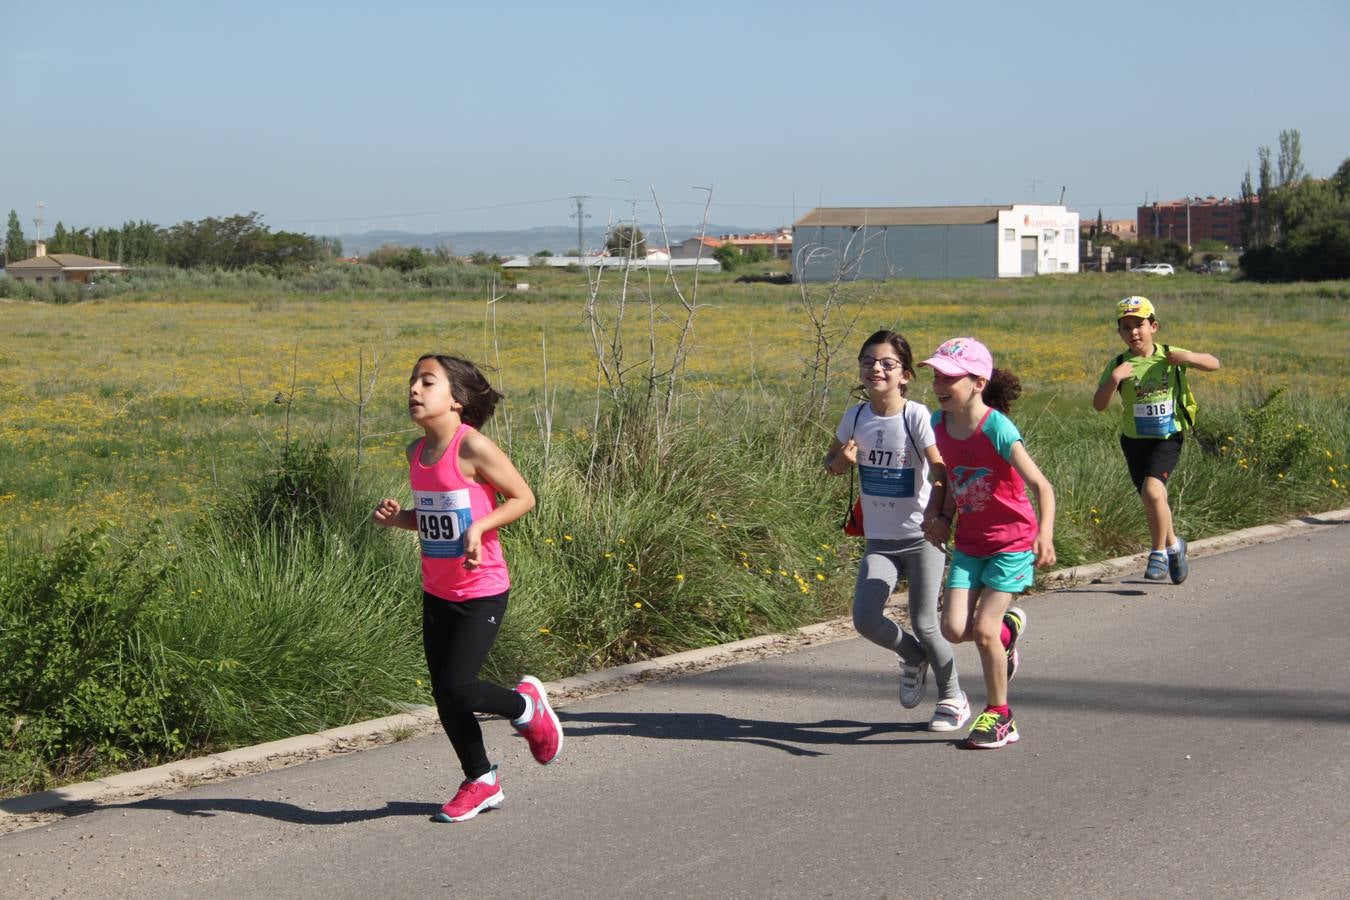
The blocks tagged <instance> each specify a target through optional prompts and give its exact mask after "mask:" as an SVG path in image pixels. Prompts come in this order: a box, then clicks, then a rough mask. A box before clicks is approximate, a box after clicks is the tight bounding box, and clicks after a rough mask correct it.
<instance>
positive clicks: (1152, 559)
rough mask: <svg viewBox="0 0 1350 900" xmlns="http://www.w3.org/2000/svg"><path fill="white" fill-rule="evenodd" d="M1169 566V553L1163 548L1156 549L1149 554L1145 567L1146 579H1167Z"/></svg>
mask: <svg viewBox="0 0 1350 900" xmlns="http://www.w3.org/2000/svg"><path fill="white" fill-rule="evenodd" d="M1169 567H1170V561H1169V559H1168V555H1167V554H1166V553H1164V552H1163V551H1161V550H1154V551H1153V552H1152V553H1150V554H1149V555H1148V565H1147V566H1145V567H1144V580H1145V581H1166V580H1167V570H1168V568H1169Z"/></svg>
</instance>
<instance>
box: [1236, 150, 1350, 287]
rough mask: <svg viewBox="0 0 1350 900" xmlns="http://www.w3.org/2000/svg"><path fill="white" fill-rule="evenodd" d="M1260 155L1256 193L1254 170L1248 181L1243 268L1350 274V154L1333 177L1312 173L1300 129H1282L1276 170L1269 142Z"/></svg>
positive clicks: (1273, 274) (1255, 275) (1254, 272)
mask: <svg viewBox="0 0 1350 900" xmlns="http://www.w3.org/2000/svg"><path fill="white" fill-rule="evenodd" d="M1257 158H1258V161H1259V167H1258V171H1259V179H1260V186H1259V187H1258V188H1257V189H1256V192H1255V196H1254V197H1253V192H1252V189H1251V187H1252V185H1251V171H1250V170H1248V172H1247V176H1246V178H1244V179H1243V183H1242V188H1243V212H1244V217H1243V224H1244V226H1245V225H1247V223H1248V222H1249V221H1250V222H1251V228H1250V231H1249V232H1247V231H1244V234H1245V235H1249V237H1245V238H1244V240H1246V245H1247V251H1246V252H1245V253H1243V254H1242V257H1241V259H1240V260H1239V261H1238V264H1239V265H1240V266H1241V267H1242V271H1243V273H1244V274H1245V275H1246V276H1247V277H1248V278H1252V279H1255V280H1258V281H1305V280H1321V279H1331V278H1350V159H1347V160H1345V161H1343V162H1342V163H1341V165H1340V166H1339V167H1338V168H1337V169H1336V173H1335V174H1334V175H1332V177H1330V178H1313V177H1311V176H1309V175H1308V173H1307V172H1306V171H1305V170H1304V168H1303V161H1302V146H1301V139H1300V136H1299V133H1298V131H1297V130H1295V129H1289V130H1286V131H1282V132H1280V153H1279V158H1278V162H1277V168H1276V169H1275V170H1272V169H1271V166H1270V148H1269V147H1264V146H1263V147H1260V148H1258V149H1257ZM1249 212H1250V214H1249Z"/></svg>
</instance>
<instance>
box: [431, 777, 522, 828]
mask: <svg viewBox="0 0 1350 900" xmlns="http://www.w3.org/2000/svg"><path fill="white" fill-rule="evenodd" d="M489 774H491V775H492V783H491V784H489V783H487V782H486V781H483V780H482V779H481V778H467V779H465V780H464V783H463V784H461V785H460V786H459V790H458V791H456V792H455V796H454V797H452V798H451V799H450V802H449V803H446V804H445V805H444V806H442V807H441V811H440V812H438V813H436V815H435V816H434V818H435V819H436V821H437V822H464V821H467V820H469V819H472V818H473V817H474V816H476V815H478V814H479V813H480V812H483V811H484V810H487V809H496V808H497V807H499V806H501V805H502V801H503V800H505V799H506V795H505V794H503V793H502V785H501V779H499V778H498V777H497V767H496V766H493V767H492V772H491V773H489Z"/></svg>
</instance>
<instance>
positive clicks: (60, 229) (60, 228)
mask: <svg viewBox="0 0 1350 900" xmlns="http://www.w3.org/2000/svg"><path fill="white" fill-rule="evenodd" d="M46 244H47V252H48V253H74V252H75V249H74V248H73V247H71V246H70V233H69V232H68V231H66V226H65V225H64V224H62V222H61V220H60V219H58V220H57V222H56V227H55V228H53V229H52V237H51V240H49V241H47V242H46Z"/></svg>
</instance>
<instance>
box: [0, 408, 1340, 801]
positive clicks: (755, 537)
mask: <svg viewBox="0 0 1350 900" xmlns="http://www.w3.org/2000/svg"><path fill="white" fill-rule="evenodd" d="M616 409H618V410H619V412H616V413H614V414H613V415H610V416H608V417H607V418H604V419H602V421H601V422H600V423H599V425H598V427H597V428H596V431H595V433H594V434H589V435H586V436H585V437H576V436H573V437H569V438H566V439H564V438H561V437H555V439H554V440H553V441H552V442H550V443H548V444H547V445H546V444H545V443H544V442H543V441H542V440H540V439H537V438H535V437H533V436H531V437H521V436H516V437H514V438H513V439H512V441H511V442H510V445H509V447H508V450H509V452H510V454H511V456H512V458H513V459H514V460H515V461H516V462H517V465H518V466H519V467H520V468H521V470H522V472H523V474H524V475H525V476H526V478H527V480H529V481H530V483H531V484H532V485H533V486H534V487H535V490H536V493H537V494H538V496H539V505H538V508H537V509H536V510H535V511H534V512H532V513H531V514H530V515H528V516H526V517H525V518H524V519H522V520H520V521H519V522H517V523H515V524H513V525H511V526H510V527H509V528H508V529H506V530H505V531H504V533H503V540H504V543H505V545H506V551H507V555H508V558H509V559H510V561H511V567H512V576H513V582H514V587H513V589H512V597H511V604H510V607H511V608H510V614H509V615H508V616H507V619H506V623H505V627H504V629H503V631H502V634H501V637H500V638H499V641H498V643H497V645H496V647H495V648H494V650H493V653H492V656H491V658H490V659H489V663H488V667H487V673H488V676H489V677H493V678H494V679H496V680H498V681H501V682H503V683H512V682H513V681H514V679H515V678H517V677H518V676H519V675H520V674H521V673H523V672H527V671H528V672H533V673H536V674H538V675H539V676H541V677H544V678H554V677H560V676H565V675H569V674H574V673H576V672H580V671H585V670H591V669H595V668H599V667H603V666H607V665H612V664H616V663H622V662H627V661H631V660H635V659H640V658H644V657H650V656H653V655H658V654H664V653H669V652H672V651H677V650H681V649H687V648H690V647H696V646H701V645H708V644H712V643H716V642H720V641H725V640H731V639H736V638H741V637H746V636H750V635H753V634H758V633H765V632H773V631H779V630H783V629H786V628H790V627H793V626H796V625H800V624H804V623H806V622H810V621H818V620H820V619H822V618H826V617H829V616H832V615H837V614H842V613H843V612H844V611H846V610H847V607H848V603H849V597H850V596H851V591H852V581H853V575H854V564H855V557H856V554H857V552H858V550H859V548H860V543H859V542H857V541H855V540H850V539H846V538H844V537H843V536H842V535H841V534H840V532H839V530H838V529H839V520H840V519H841V517H842V514H843V509H844V506H845V501H846V491H847V489H848V488H847V484H848V483H847V480H846V479H842V478H838V479H830V478H828V477H827V476H825V475H824V474H823V472H822V471H821V469H820V467H819V462H818V461H819V459H820V456H821V454H822V452H823V450H824V447H825V445H826V444H827V443H828V439H829V434H830V432H831V431H832V426H833V423H832V422H818V421H812V420H811V418H810V417H809V416H806V415H804V414H803V413H802V412H801V411H800V410H799V409H797V408H795V407H793V406H792V405H790V404H788V403H786V402H780V401H774V400H772V399H768V398H763V397H755V398H754V399H753V400H751V399H746V398H742V399H740V400H737V401H735V402H727V403H724V404H723V405H721V406H713V407H708V406H705V407H704V408H703V411H702V413H701V415H700V418H699V420H698V421H687V422H683V423H677V424H674V425H671V426H665V427H658V426H657V425H656V424H655V423H653V422H651V421H647V420H645V419H644V416H643V415H642V413H641V407H640V406H639V407H638V408H636V409H634V408H632V407H629V408H627V409H626V410H625V408H624V407H623V405H622V404H620V405H619V406H618V407H616ZM1340 412H1341V410H1340V408H1339V406H1338V404H1336V403H1335V402H1334V401H1333V400H1330V399H1328V400H1312V399H1300V400H1298V401H1295V400H1292V399H1291V398H1289V397H1288V396H1286V395H1283V394H1281V393H1279V392H1276V393H1274V394H1272V395H1270V396H1268V397H1266V398H1265V399H1264V401H1263V402H1259V403H1256V404H1253V405H1250V406H1246V407H1244V406H1240V405H1232V406H1227V407H1223V406H1220V407H1206V409H1205V410H1203V411H1202V418H1201V423H1200V426H1199V430H1198V431H1197V433H1196V434H1195V435H1193V436H1192V437H1191V438H1190V439H1188V441H1187V443H1186V449H1185V453H1184V456H1183V462H1182V465H1181V466H1180V470H1179V471H1178V473H1177V474H1176V475H1175V476H1174V478H1173V481H1172V487H1171V490H1172V495H1173V498H1174V506H1175V507H1176V508H1177V510H1178V513H1177V520H1178V527H1179V530H1180V531H1181V533H1182V534H1183V535H1184V536H1186V537H1188V538H1191V539H1196V538H1201V537H1204V536H1206V535H1211V534H1214V533H1217V532H1220V531H1225V530H1228V529H1232V528H1237V527H1243V526H1249V525H1255V524H1260V523H1266V522H1270V521H1276V520H1280V519H1283V518H1286V517H1288V516H1291V515H1295V514H1299V513H1303V512H1308V511H1312V510H1322V509H1327V508H1335V507H1339V506H1342V505H1344V499H1345V489H1344V482H1345V478H1346V474H1347V473H1346V472H1345V463H1344V459H1345V450H1346V448H1347V446H1348V445H1350V426H1347V425H1346V424H1345V420H1344V418H1343V417H1342V416H1340ZM1015 413H1016V411H1015ZM1015 418H1017V419H1018V421H1019V424H1020V425H1021V426H1022V429H1023V432H1024V434H1025V436H1026V439H1027V442H1028V446H1029V447H1030V448H1031V449H1032V453H1033V456H1034V457H1035V458H1036V459H1037V461H1038V463H1039V464H1040V465H1041V467H1042V469H1043V470H1045V471H1046V473H1047V475H1048V476H1049V477H1050V479H1051V481H1052V482H1053V484H1054V485H1055V487H1056V493H1057V495H1058V499H1059V509H1060V515H1059V519H1058V521H1057V524H1056V543H1057V549H1058V555H1059V558H1060V564H1061V565H1073V564H1075V563H1081V562H1086V561H1090V560H1096V559H1101V558H1105V557H1109V556H1114V555H1118V554H1120V553H1129V552H1137V551H1139V550H1140V549H1141V547H1142V546H1143V540H1144V537H1145V535H1146V533H1147V530H1146V525H1145V522H1144V517H1143V511H1142V508H1141V505H1140V503H1139V501H1138V499H1137V497H1136V495H1135V494H1134V492H1133V489H1132V487H1131V486H1130V483H1129V479H1128V477H1127V475H1126V474H1125V469H1124V464H1123V461H1122V460H1121V458H1120V454H1119V450H1118V448H1117V446H1116V441H1115V430H1114V422H1113V419H1112V417H1111V416H1096V417H1090V416H1053V415H1048V414H1036V413H1035V412H1034V411H1031V410H1030V408H1028V411H1027V412H1026V413H1025V415H1015ZM391 494H392V495H394V496H406V485H404V484H402V483H395V484H380V483H373V478H372V476H370V475H368V474H364V473H361V472H358V471H356V469H355V466H354V463H353V460H352V458H351V457H350V456H349V455H348V454H345V453H339V452H336V451H334V450H333V449H331V448H330V447H329V446H327V445H325V444H322V443H307V442H298V443H295V444H294V445H292V446H290V447H288V448H287V449H286V450H285V451H283V452H282V453H281V454H280V455H279V456H278V457H276V458H275V459H269V461H268V463H267V464H266V465H262V466H260V467H259V474H258V475H257V476H256V477H254V478H251V479H248V480H247V482H246V483H245V484H244V485H242V486H241V487H239V488H238V489H237V490H234V491H232V492H230V493H228V494H226V495H225V496H224V498H223V499H222V500H221V501H220V502H219V503H217V504H216V505H214V506H213V507H212V508H211V509H209V510H207V511H205V512H204V513H203V514H202V515H201V517H200V519H199V520H197V521H194V522H191V523H189V524H188V525H185V526H179V527H177V528H176V529H173V530H170V529H168V528H167V527H162V526H153V525H152V526H149V527H147V528H146V529H145V530H144V531H143V532H141V533H139V534H135V535H127V534H115V533H112V532H111V531H110V529H108V528H106V527H102V526H94V527H91V528H85V529H77V530H74V531H72V532H70V533H69V534H68V535H67V537H66V538H65V540H64V541H63V542H62V543H60V544H59V545H58V546H56V547H54V548H47V549H44V548H39V547H29V548H19V547H15V546H13V545H7V548H6V552H5V555H4V556H3V557H0V658H3V659H4V660H5V662H6V665H5V666H3V667H0V794H12V793H15V792H24V791H29V790H34V789H40V788H43V787H47V786H51V785H53V784H57V783H60V782H63V781H68V780H73V779H79V778H83V777H89V776H91V775H96V774H99V773H103V772H107V771H111V770H116V769H121V768H126V767H131V766H136V765H143V764H149V763H156V762H162V761H166V760H169V759H173V758H176V757H180V756H184V755H191V754H197V753H201V752H206V751H211V750H215V749H219V748H224V747H229V746H238V745H242V744H248V743H253V742H258V741H265V740H270V739H275V738H280V737H284V736H288V735H293V734H299V733H306V732H312V731H315V730H321V729H323V728H327V727H333V726H336V725H341V724H345V723H347V722H351V721H355V720H359V719H362V718H369V717H375V716H379V715H384V714H387V713H389V712H390V711H391V710H395V709H397V708H399V707H400V705H402V704H408V703H426V702H429V699H430V698H429V694H428V690H427V686H426V684H425V674H424V671H423V662H422V656H421V642H420V633H419V629H420V606H419V604H420V591H419V574H418V564H417V548H416V539H415V537H414V536H413V535H411V534H409V533H407V532H402V531H386V530H384V529H380V528H377V527H374V526H373V525H371V524H370V522H369V512H370V509H371V508H372V507H373V505H374V503H375V501H376V500H377V499H378V498H379V497H381V496H385V495H391Z"/></svg>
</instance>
